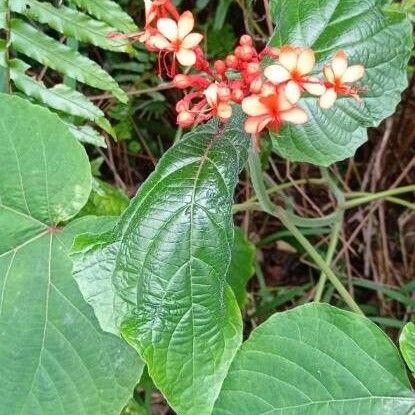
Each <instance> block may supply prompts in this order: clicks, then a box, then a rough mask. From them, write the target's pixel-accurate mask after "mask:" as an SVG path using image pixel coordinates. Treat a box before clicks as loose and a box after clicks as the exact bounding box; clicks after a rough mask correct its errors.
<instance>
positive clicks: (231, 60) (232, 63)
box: [225, 55, 238, 69]
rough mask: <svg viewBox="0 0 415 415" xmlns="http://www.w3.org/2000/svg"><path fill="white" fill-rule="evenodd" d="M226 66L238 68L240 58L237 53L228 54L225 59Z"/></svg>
mask: <svg viewBox="0 0 415 415" xmlns="http://www.w3.org/2000/svg"><path fill="white" fill-rule="evenodd" d="M225 63H226V66H227V67H228V68H231V69H237V68H238V59H237V57H236V56H235V55H228V56H227V57H226V60H225Z"/></svg>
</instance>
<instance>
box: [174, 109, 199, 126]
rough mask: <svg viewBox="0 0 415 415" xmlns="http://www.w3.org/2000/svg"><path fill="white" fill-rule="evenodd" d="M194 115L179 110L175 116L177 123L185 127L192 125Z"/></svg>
mask: <svg viewBox="0 0 415 415" xmlns="http://www.w3.org/2000/svg"><path fill="white" fill-rule="evenodd" d="M194 122H195V116H194V115H193V114H192V113H191V112H189V111H183V112H180V113H179V115H178V116H177V124H178V125H179V126H180V127H182V128H187V127H190V126H191V125H193V123H194Z"/></svg>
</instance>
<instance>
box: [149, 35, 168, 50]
mask: <svg viewBox="0 0 415 415" xmlns="http://www.w3.org/2000/svg"><path fill="white" fill-rule="evenodd" d="M150 44H151V45H153V46H154V47H155V48H157V49H160V50H163V49H169V48H170V46H171V44H170V42H169V41H168V40H167V39H166V38H165V37H164V36H162V35H160V34H157V35H154V36H151V37H150Z"/></svg>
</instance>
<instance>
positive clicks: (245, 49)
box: [235, 45, 255, 62]
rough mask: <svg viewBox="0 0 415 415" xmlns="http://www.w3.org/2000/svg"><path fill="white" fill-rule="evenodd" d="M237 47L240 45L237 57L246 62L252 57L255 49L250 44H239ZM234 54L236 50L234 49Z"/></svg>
mask: <svg viewBox="0 0 415 415" xmlns="http://www.w3.org/2000/svg"><path fill="white" fill-rule="evenodd" d="M239 47H240V51H239V56H238V55H236V56H238V58H239V59H242V60H243V61H245V62H248V61H250V60H251V59H252V58H253V57H254V54H255V50H254V48H253V47H252V46H248V45H245V46H239ZM235 54H236V50H235Z"/></svg>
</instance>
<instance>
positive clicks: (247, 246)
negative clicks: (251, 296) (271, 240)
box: [226, 228, 255, 308]
mask: <svg viewBox="0 0 415 415" xmlns="http://www.w3.org/2000/svg"><path fill="white" fill-rule="evenodd" d="M254 261H255V245H254V244H252V243H251V242H250V241H248V240H247V239H246V238H245V234H244V233H243V231H242V229H240V228H235V235H234V243H233V249H232V259H231V264H230V266H229V270H228V275H227V277H226V280H227V281H228V284H229V285H230V286H231V288H232V290H233V292H234V294H235V297H236V300H237V301H238V304H239V307H240V308H243V307H244V306H245V302H246V284H247V283H248V281H249V280H250V279H251V278H252V276H253V275H254V273H255V267H254Z"/></svg>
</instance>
